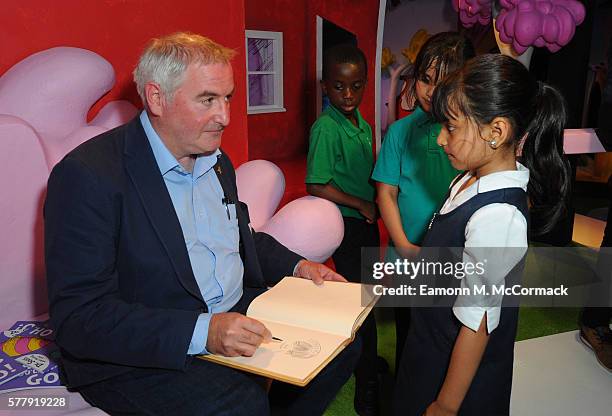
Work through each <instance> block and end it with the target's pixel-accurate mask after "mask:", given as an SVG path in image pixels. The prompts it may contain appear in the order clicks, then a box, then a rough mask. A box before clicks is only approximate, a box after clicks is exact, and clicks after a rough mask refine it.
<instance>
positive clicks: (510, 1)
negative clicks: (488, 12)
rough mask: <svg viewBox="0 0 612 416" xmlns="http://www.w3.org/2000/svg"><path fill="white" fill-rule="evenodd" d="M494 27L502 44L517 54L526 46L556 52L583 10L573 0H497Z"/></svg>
mask: <svg viewBox="0 0 612 416" xmlns="http://www.w3.org/2000/svg"><path fill="white" fill-rule="evenodd" d="M500 5H501V6H502V10H501V11H500V12H499V16H497V22H496V24H495V27H496V28H497V30H498V31H499V37H500V39H501V40H502V42H504V43H508V44H512V47H513V48H514V50H515V51H516V52H518V53H519V54H521V53H523V52H525V50H527V48H528V47H529V46H532V45H533V46H537V47H544V46H545V47H546V48H547V49H548V50H549V51H551V52H557V51H558V50H559V49H561V47H562V46H565V45H567V44H568V43H569V41H570V40H571V39H572V37H573V36H574V33H575V31H576V26H578V25H579V24H580V23H582V22H583V20H584V17H585V13H586V12H585V9H584V6H583V5H582V3H580V2H578V1H576V0H550V1H546V0H500Z"/></svg>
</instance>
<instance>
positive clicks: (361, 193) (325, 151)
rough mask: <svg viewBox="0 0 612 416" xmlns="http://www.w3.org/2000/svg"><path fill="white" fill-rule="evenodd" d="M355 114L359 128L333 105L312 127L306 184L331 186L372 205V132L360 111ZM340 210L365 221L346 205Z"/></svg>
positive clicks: (348, 215)
mask: <svg viewBox="0 0 612 416" xmlns="http://www.w3.org/2000/svg"><path fill="white" fill-rule="evenodd" d="M355 113H356V116H357V126H355V125H354V124H353V123H351V122H350V121H349V120H348V119H347V118H346V117H345V116H344V115H343V114H342V113H341V112H340V111H338V110H337V109H336V108H335V107H334V106H333V105H330V106H329V107H327V108H326V109H325V111H323V113H321V115H320V116H319V118H318V119H317V121H316V122H315V123H314V124H313V125H312V128H311V129H310V147H309V149H308V160H307V167H306V180H305V182H306V183H307V184H321V185H324V184H327V183H330V184H331V185H332V186H335V187H336V188H338V189H340V190H341V191H343V192H345V193H347V194H349V195H353V196H356V197H358V198H361V199H364V200H366V201H370V202H373V201H374V184H373V183H372V181H371V180H370V175H371V174H372V167H373V165H374V155H373V154H372V129H371V128H370V125H369V124H368V123H367V122H366V121H365V120H364V119H363V118H362V117H361V113H359V110H355ZM338 208H339V209H340V212H341V213H342V215H343V216H345V217H354V218H360V219H363V218H364V217H363V216H362V215H361V214H360V213H359V211H357V210H356V209H353V208H350V207H347V206H345V205H338Z"/></svg>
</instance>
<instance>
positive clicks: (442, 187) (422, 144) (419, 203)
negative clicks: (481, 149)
mask: <svg viewBox="0 0 612 416" xmlns="http://www.w3.org/2000/svg"><path fill="white" fill-rule="evenodd" d="M440 129H441V126H440V124H438V123H435V122H434V120H433V119H432V118H431V117H430V116H429V115H428V114H427V113H425V112H424V111H423V110H422V109H421V108H420V107H419V108H418V109H417V110H416V111H415V112H414V113H412V114H411V115H409V116H408V117H404V118H401V119H399V120H397V121H396V122H395V123H393V124H391V126H390V127H389V130H388V131H387V134H386V135H385V140H384V141H383V144H382V147H381V149H380V154H379V155H378V160H377V161H376V167H375V168H374V173H373V174H372V179H374V180H375V181H378V182H383V183H386V184H388V185H394V186H397V187H398V188H399V192H398V195H397V204H398V206H399V211H400V216H401V218H402V226H403V228H404V232H405V233H406V237H408V240H409V241H410V242H411V243H414V244H421V241H422V240H423V237H424V236H425V231H426V229H427V226H428V224H429V221H430V220H431V217H432V215H433V213H434V212H435V211H436V210H437V209H438V208H439V207H440V205H442V203H443V202H444V197H445V196H446V194H447V192H448V186H449V185H450V183H451V181H452V180H453V178H454V177H455V176H457V175H458V174H459V171H458V170H456V169H455V168H453V167H452V165H451V164H450V162H449V160H448V156H446V153H444V150H443V149H442V148H441V147H440V146H438V144H437V142H436V139H437V137H438V134H439V133H440Z"/></svg>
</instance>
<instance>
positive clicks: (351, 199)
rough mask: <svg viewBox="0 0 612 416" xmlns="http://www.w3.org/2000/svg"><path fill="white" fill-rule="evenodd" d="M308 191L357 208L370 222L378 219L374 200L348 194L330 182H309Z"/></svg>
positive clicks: (313, 194)
mask: <svg viewBox="0 0 612 416" xmlns="http://www.w3.org/2000/svg"><path fill="white" fill-rule="evenodd" d="M306 191H307V192H308V193H309V194H310V195H312V196H317V197H319V198H324V199H327V200H330V201H332V202H334V203H336V204H339V205H346V206H347V207H351V208H354V209H356V210H357V211H359V213H360V214H361V215H363V216H364V217H365V218H366V221H367V222H368V223H370V224H372V223H373V222H374V221H376V217H377V215H376V205H375V204H374V203H373V202H370V201H366V200H365V199H361V198H359V197H356V196H353V195H351V194H347V193H346V192H344V191H341V190H340V189H338V188H336V187H335V186H333V185H331V184H330V183H326V184H315V183H308V184H306Z"/></svg>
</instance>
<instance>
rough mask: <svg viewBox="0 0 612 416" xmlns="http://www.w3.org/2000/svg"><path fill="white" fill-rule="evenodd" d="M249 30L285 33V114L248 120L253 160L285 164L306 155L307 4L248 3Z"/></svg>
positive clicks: (283, 0) (290, 0)
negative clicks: (296, 157)
mask: <svg viewBox="0 0 612 416" xmlns="http://www.w3.org/2000/svg"><path fill="white" fill-rule="evenodd" d="M245 26H246V29H249V30H268V31H273V32H283V92H284V106H285V109H286V110H287V111H286V112H284V113H268V114H252V115H249V116H248V125H249V159H268V160H277V161H278V160H283V159H290V158H292V157H295V156H297V155H300V154H305V152H306V142H307V140H308V127H307V125H306V60H307V58H306V57H307V53H306V44H307V37H306V36H304V34H305V32H306V0H246V1H245Z"/></svg>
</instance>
